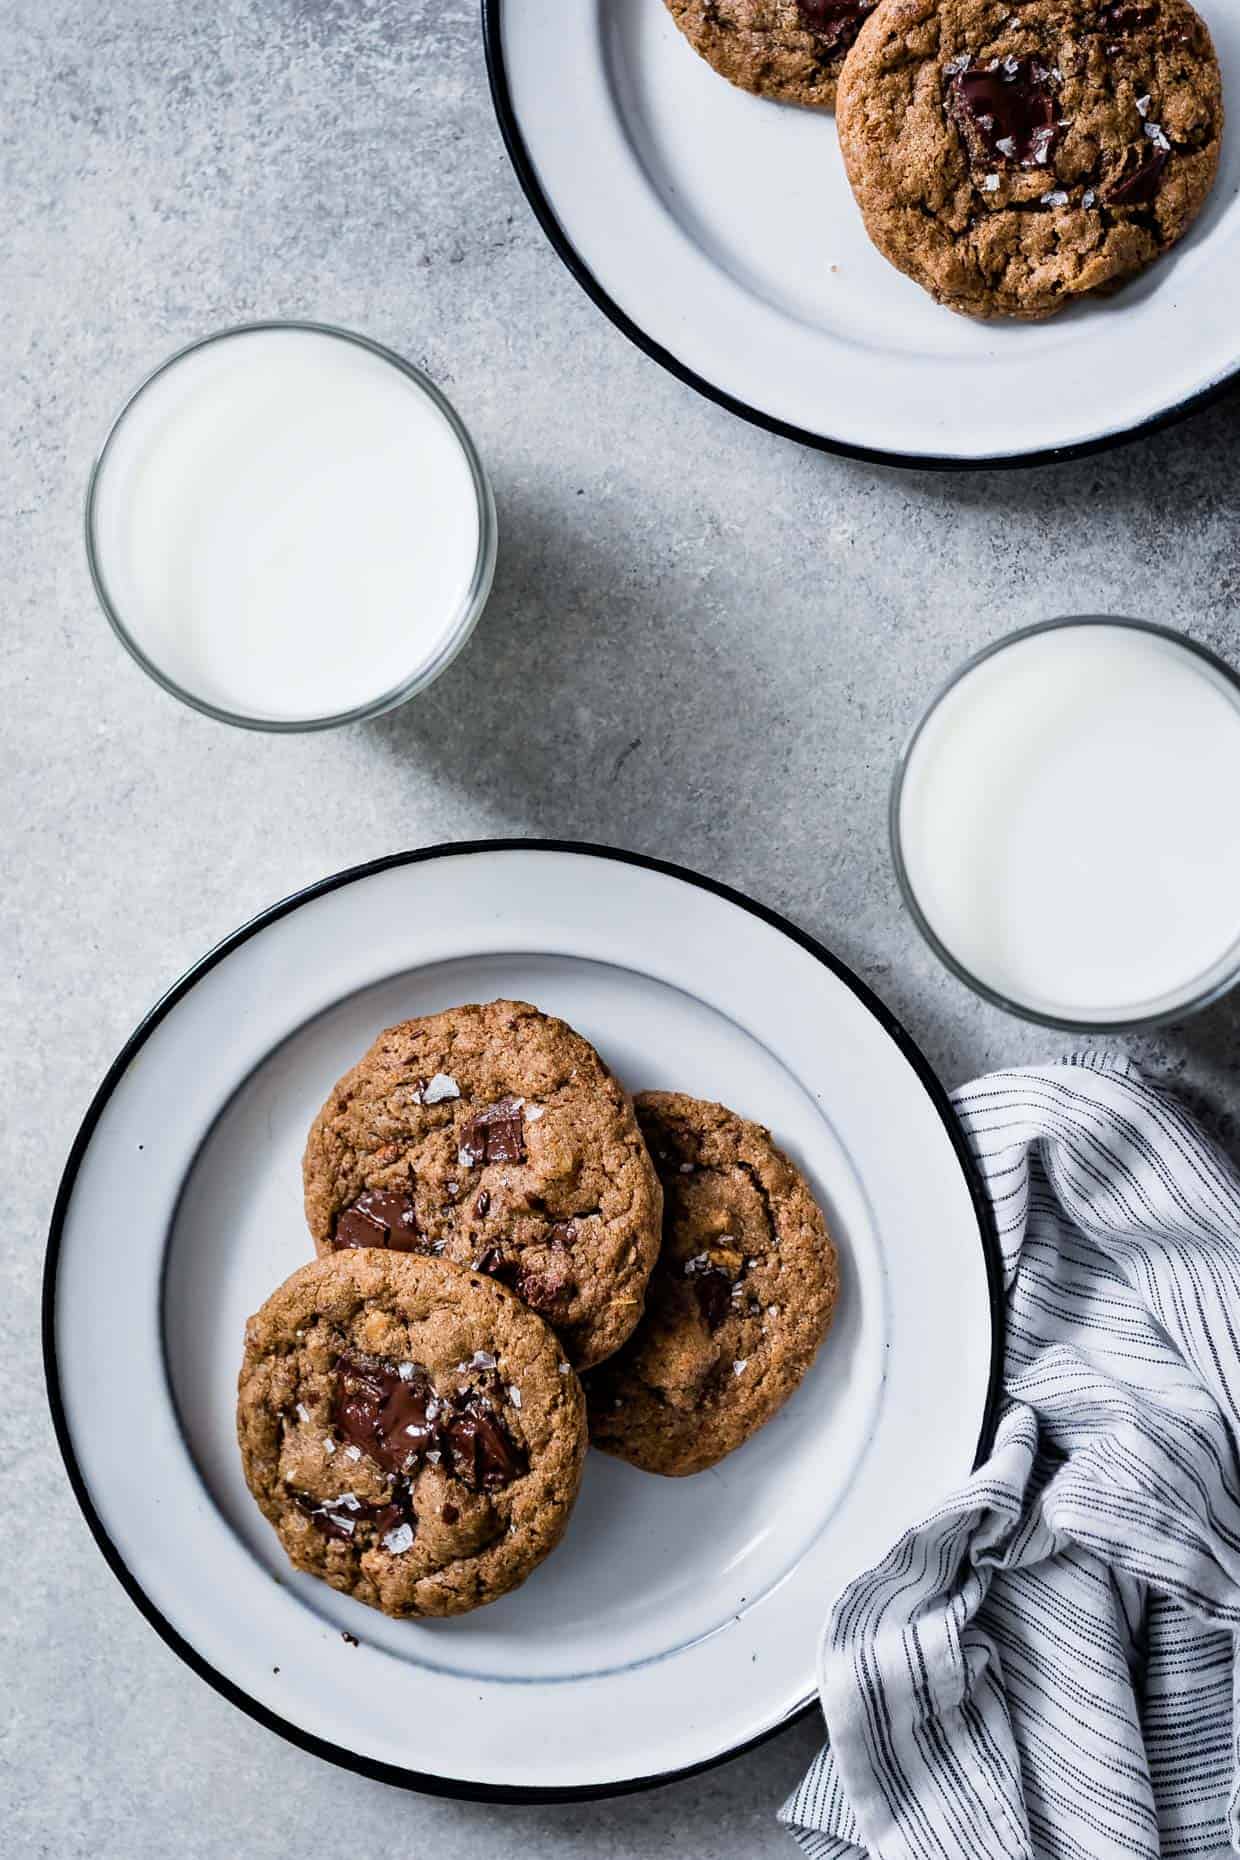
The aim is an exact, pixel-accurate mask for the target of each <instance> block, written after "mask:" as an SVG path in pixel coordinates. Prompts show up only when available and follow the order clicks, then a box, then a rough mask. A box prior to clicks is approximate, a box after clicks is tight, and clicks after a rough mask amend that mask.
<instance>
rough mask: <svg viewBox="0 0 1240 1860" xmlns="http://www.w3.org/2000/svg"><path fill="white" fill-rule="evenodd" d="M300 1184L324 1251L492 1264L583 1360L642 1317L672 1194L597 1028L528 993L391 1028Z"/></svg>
mask: <svg viewBox="0 0 1240 1860" xmlns="http://www.w3.org/2000/svg"><path fill="white" fill-rule="evenodd" d="M304 1180H305V1195H306V1218H307V1220H308V1222H309V1224H310V1231H311V1233H312V1234H313V1236H314V1242H315V1246H316V1248H317V1249H318V1251H319V1252H320V1253H323V1252H331V1251H333V1250H342V1249H348V1248H353V1247H374V1246H379V1247H386V1248H389V1249H391V1250H395V1251H400V1252H427V1253H434V1254H438V1255H442V1256H443V1257H444V1258H446V1259H450V1260H452V1261H454V1262H455V1263H456V1264H457V1265H461V1266H469V1267H471V1268H472V1269H473V1270H475V1271H477V1272H484V1273H489V1274H491V1275H492V1276H493V1277H494V1278H497V1279H499V1280H501V1281H502V1282H503V1283H504V1284H505V1285H508V1286H510V1287H511V1288H512V1290H514V1291H515V1292H516V1293H517V1295H518V1297H519V1298H521V1299H522V1300H523V1301H524V1303H526V1304H527V1305H529V1306H530V1307H531V1308H532V1309H533V1310H535V1311H537V1312H538V1313H539V1314H540V1316H542V1317H545V1318H546V1319H547V1321H548V1323H549V1324H551V1325H552V1326H553V1328H554V1329H555V1330H556V1331H558V1332H559V1334H560V1335H561V1337H562V1338H563V1339H564V1345H565V1349H566V1352H567V1354H568V1356H569V1357H570V1359H571V1361H572V1362H573V1363H574V1365H575V1366H576V1367H578V1368H581V1367H584V1366H585V1365H586V1364H588V1363H596V1362H599V1361H601V1360H602V1358H603V1357H605V1356H608V1355H610V1354H611V1352H612V1351H613V1350H616V1349H618V1348H619V1346H620V1345H621V1344H622V1343H623V1342H624V1340H625V1338H626V1337H627V1336H628V1335H629V1332H630V1331H631V1330H632V1329H633V1326H634V1325H635V1324H636V1322H637V1320H638V1318H639V1317H640V1316H641V1310H642V1300H643V1297H644V1295H645V1290H646V1281H647V1279H648V1278H649V1276H650V1269H651V1267H652V1266H653V1264H654V1261H655V1257H656V1255H657V1253H658V1250H659V1220H660V1214H661V1210H662V1196H661V1194H660V1191H659V1183H658V1178H657V1177H656V1175H655V1173H654V1170H653V1169H652V1167H651V1164H650V1158H649V1156H648V1155H647V1154H646V1147H645V1145H644V1143H643V1142H642V1139H641V1133H640V1132H639V1130H638V1128H637V1120H636V1118H635V1117H634V1115H633V1107H632V1105H631V1104H630V1102H629V1099H628V1098H627V1096H626V1095H625V1093H624V1091H623V1089H622V1088H621V1086H620V1085H618V1084H617V1082H616V1080H615V1079H614V1078H612V1076H611V1074H610V1073H609V1072H608V1070H607V1068H606V1066H605V1065H604V1064H603V1062H602V1060H601V1059H600V1058H599V1056H598V1054H597V1053H596V1052H595V1050H594V1048H593V1047H592V1046H591V1045H590V1043H589V1041H588V1040H584V1039H582V1037H581V1035H580V1034H579V1033H574V1031H573V1029H572V1028H571V1027H569V1026H566V1025H565V1023H564V1022H563V1021H562V1020H555V1019H553V1018H552V1017H551V1015H549V1014H542V1013H540V1012H539V1011H538V1009H537V1008H534V1007H530V1006H529V1005H528V1004H527V1003H525V1002H522V1001H491V1002H488V1003H487V1004H486V1005H485V1006H482V1007H478V1006H471V1007H458V1008H449V1009H448V1010H447V1011H446V1012H445V1013H441V1014H429V1015H426V1016H425V1017H424V1018H422V1019H421V1020H409V1021H405V1022H403V1023H402V1024H401V1025H400V1026H397V1027H389V1028H388V1029H387V1031H386V1032H384V1033H381V1034H380V1035H379V1037H378V1039H377V1040H376V1041H375V1043H374V1045H373V1046H372V1047H371V1048H370V1051H369V1052H368V1053H366V1055H365V1056H364V1057H363V1058H362V1059H361V1060H360V1061H359V1063H358V1064H357V1065H356V1066H354V1068H353V1070H352V1071H351V1072H349V1073H346V1075H345V1077H344V1078H342V1079H341V1080H340V1082H339V1084H338V1085H337V1086H336V1088H335V1090H334V1091H333V1092H332V1094H331V1096H330V1097H329V1098H328V1100H327V1103H326V1104H325V1105H324V1107H323V1109H322V1110H321V1111H320V1113H319V1115H318V1117H317V1118H316V1119H315V1122H314V1127H313V1129H312V1130H311V1132H310V1139H309V1142H308V1143H307V1145H306V1154H305V1161H304Z"/></svg>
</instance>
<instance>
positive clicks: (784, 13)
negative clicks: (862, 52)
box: [667, 0, 877, 107]
mask: <svg viewBox="0 0 1240 1860" xmlns="http://www.w3.org/2000/svg"><path fill="white" fill-rule="evenodd" d="M876 4H877V0H667V6H668V10H669V11H670V12H671V15H672V17H673V19H674V20H675V21H676V24H677V25H678V26H679V27H680V30H681V31H682V32H683V33H684V35H685V37H686V39H688V41H689V43H690V45H691V46H692V47H693V49H694V51H695V52H698V53H699V54H700V55H701V56H702V57H703V58H704V59H705V60H706V62H707V64H708V65H712V66H713V67H714V69H715V70H716V71H718V72H719V73H720V75H721V76H723V77H725V78H727V79H728V80H729V81H730V82H731V83H733V84H736V85H738V86H739V87H740V88H741V89H742V90H750V91H753V92H755V94H756V95H758V96H760V97H775V98H778V99H780V100H781V101H782V102H784V103H803V104H810V105H817V106H819V107H823V106H826V107H829V106H830V105H831V104H833V103H834V102H835V89H836V85H837V83H838V81H839V75H840V71H841V70H842V68H843V64H844V60H845V58H846V57H847V56H848V52H849V49H850V48H851V46H852V44H853V41H854V40H855V39H856V37H857V34H858V32H859V31H860V29H861V25H862V22H863V21H864V20H865V19H866V18H867V17H868V16H869V14H870V13H872V12H873V10H874V7H875V5H876Z"/></svg>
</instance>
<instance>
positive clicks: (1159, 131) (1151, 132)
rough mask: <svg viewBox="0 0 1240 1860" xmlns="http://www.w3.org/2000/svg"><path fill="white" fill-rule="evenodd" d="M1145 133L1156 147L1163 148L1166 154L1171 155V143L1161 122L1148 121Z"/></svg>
mask: <svg viewBox="0 0 1240 1860" xmlns="http://www.w3.org/2000/svg"><path fill="white" fill-rule="evenodd" d="M1145 133H1146V135H1147V136H1148V137H1149V139H1150V141H1151V142H1152V143H1153V144H1154V147H1155V148H1156V149H1161V150H1162V152H1163V154H1164V155H1169V154H1170V153H1171V144H1170V143H1169V142H1168V140H1167V138H1166V135H1165V134H1164V132H1163V126H1162V124H1161V123H1146V125H1145Z"/></svg>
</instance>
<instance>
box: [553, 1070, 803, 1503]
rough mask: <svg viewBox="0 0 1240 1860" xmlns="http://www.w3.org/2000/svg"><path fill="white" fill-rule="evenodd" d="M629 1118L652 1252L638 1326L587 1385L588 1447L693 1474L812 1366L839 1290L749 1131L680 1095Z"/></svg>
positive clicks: (797, 1185)
mask: <svg viewBox="0 0 1240 1860" xmlns="http://www.w3.org/2000/svg"><path fill="white" fill-rule="evenodd" d="M637 1115H638V1120H639V1122H640V1124H641V1127H642V1132H643V1134H644V1136H645V1138H646V1142H647V1143H648V1145H649V1146H650V1153H651V1155H652V1156H653V1157H654V1160H655V1167H656V1168H657V1169H658V1171H659V1175H660V1177H661V1179H662V1182H663V1193H664V1219H663V1248H662V1251H661V1253H660V1255H659V1262H658V1264H657V1266H656V1267H655V1270H654V1274H653V1277H652V1278H651V1281H650V1290H649V1293H648V1295H647V1300H646V1314H645V1317H644V1318H643V1319H642V1322H641V1324H640V1325H639V1326H638V1328H637V1330H636V1332H635V1333H634V1335H633V1336H632V1338H630V1340H629V1342H628V1343H627V1344H626V1346H625V1348H624V1349H623V1350H622V1351H621V1352H620V1353H619V1355H618V1356H614V1357H613V1358H612V1359H611V1361H610V1362H608V1363H605V1364H603V1366H602V1367H601V1368H600V1369H596V1370H595V1371H594V1372H593V1374H592V1375H590V1376H588V1377H587V1378H586V1399H587V1403H588V1406H589V1411H590V1438H591V1440H592V1441H593V1442H594V1444H595V1446H598V1447H603V1448H604V1449H605V1450H606V1451H607V1452H608V1453H616V1454H618V1455H619V1456H620V1458H621V1459H625V1460H629V1461H631V1462H632V1464H633V1465H634V1466H641V1467H643V1468H644V1469H645V1470H646V1471H647V1472H656V1473H671V1474H681V1473H694V1472H701V1471H702V1470H703V1469H704V1468H705V1467H707V1466H713V1465H714V1464H715V1462H716V1461H717V1460H721V1459H722V1458H723V1457H724V1455H725V1454H728V1453H731V1452H732V1450H733V1449H734V1448H735V1447H739V1446H740V1444H741V1442H742V1441H744V1440H747V1439H748V1438H749V1436H750V1435H751V1434H752V1433H754V1432H755V1430H756V1429H757V1428H759V1427H761V1426H762V1425H763V1423H764V1422H766V1421H769V1420H770V1418H771V1416H772V1415H773V1414H774V1413H775V1411H776V1409H777V1408H779V1407H780V1406H781V1405H782V1404H783V1403H784V1402H785V1401H786V1400H787V1399H788V1397H789V1395H791V1394H792V1392H793V1390H794V1389H795V1388H796V1387H797V1385H798V1383H799V1382H800V1381H801V1378H802V1377H803V1376H804V1374H805V1372H806V1370H807V1369H808V1368H809V1366H810V1364H811V1363H812V1362H813V1360H814V1357H815V1355H816V1354H817V1352H818V1347H819V1345H820V1344H821V1342H822V1340H823V1338H824V1337H825V1336H826V1333H827V1329H828V1327H829V1325H830V1323H831V1317H832V1313H833V1311H834V1309H835V1300H836V1295H837V1292H838V1289H839V1274H838V1268H837V1262H836V1255H835V1248H834V1247H833V1246H832V1244H831V1240H830V1237H829V1236H828V1233H827V1227H826V1222H825V1221H824V1220H823V1217H822V1214H821V1212H820V1210H819V1208H818V1205H817V1203H816V1202H815V1200H814V1197H813V1196H812V1194H811V1193H810V1191H809V1188H808V1186H807V1184H806V1182H805V1179H804V1177H803V1176H802V1175H801V1174H800V1172H799V1170H797V1169H795V1168H794V1167H793V1165H792V1163H790V1162H789V1160H788V1158H787V1157H786V1156H785V1155H784V1154H783V1152H782V1150H779V1149H777V1148H776V1146H775V1144H774V1143H773V1142H772V1140H771V1136H770V1133H769V1131H766V1130H764V1129H763V1128H762V1126H761V1125H760V1124H752V1123H749V1122H748V1121H747V1120H746V1119H745V1118H743V1117H738V1116H737V1115H736V1114H735V1112H733V1111H729V1110H726V1109H725V1108H724V1106H723V1105H721V1104H709V1103H706V1102H704V1101H703V1100H702V1099H700V1098H686V1097H683V1096H682V1095H681V1094H680V1093H679V1092H646V1093H644V1094H643V1095H642V1096H640V1097H639V1098H638V1099H637Z"/></svg>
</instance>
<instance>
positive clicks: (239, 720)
mask: <svg viewBox="0 0 1240 1860" xmlns="http://www.w3.org/2000/svg"><path fill="white" fill-rule="evenodd" d="M86 546H87V553H88V556H89V560H90V569H91V574H92V576H93V579H94V583H95V589H96V592H97V593H98V596H99V599H100V602H101V603H102V606H103V610H104V612H105V613H106V615H107V617H108V619H109V620H110V621H111V623H112V625H113V627H114V628H115V630H116V632H117V634H118V635H119V637H120V639H121V640H122V642H123V643H124V645H125V646H126V647H127V648H128V650H129V651H130V652H131V653H132V655H133V657H134V658H135V659H136V660H137V661H138V663H139V665H141V666H142V667H143V668H144V669H145V670H146V671H147V672H149V673H150V675H151V677H152V678H154V679H155V680H156V681H157V682H158V683H159V684H161V685H162V686H163V687H164V689H165V690H166V691H170V692H171V693H172V694H173V696H175V697H179V698H181V699H183V700H184V702H185V703H187V704H192V705H193V706H194V707H195V708H196V709H198V710H201V711H205V712H206V713H207V714H208V715H209V716H212V717H216V718H219V719H220V720H221V721H223V722H226V723H235V724H241V725H243V726H245V727H246V728H249V729H256V730H320V729H325V728H328V727H329V726H331V725H332V724H338V723H349V722H353V721H355V720H356V719H359V718H363V717H375V716H378V715H379V714H380V713H381V712H383V711H385V710H390V709H392V708H393V707H394V706H395V705H397V704H402V703H404V701H405V699H406V698H408V697H411V696H412V695H413V694H414V692H416V691H420V690H422V689H423V687H424V686H426V685H428V684H429V683H430V682H431V680H432V679H433V678H437V677H438V676H439V674H440V672H442V671H443V670H444V668H445V666H447V665H448V664H450V662H451V661H452V659H453V658H455V656H456V654H457V653H458V652H459V651H460V650H461V647H462V646H463V645H464V644H465V642H466V640H467V639H468V638H469V635H470V633H471V631H472V630H473V627H474V624H475V622H476V621H477V619H478V616H479V614H480V613H481V611H482V609H483V607H484V605H485V604H486V599H487V595H488V593H489V592H490V587H491V578H492V575H493V573H494V568H495V548H496V527H495V505H494V502H493V500H492V496H491V491H490V487H489V485H488V483H487V479H486V474H485V473H484V471H483V468H482V464H481V461H480V459H479V457H478V454H477V452H476V450H475V448H474V445H473V442H472V441H471V439H470V437H469V434H468V433H467V432H466V430H465V427H464V425H463V424H462V422H461V420H460V419H459V417H458V416H457V414H456V412H455V411H454V409H453V408H452V407H451V406H450V405H449V403H448V401H447V400H446V399H445V398H444V396H443V395H442V394H441V393H440V392H439V390H438V388H436V387H435V385H434V384H433V382H431V381H429V380H428V379H427V378H426V376H425V375H424V374H422V373H421V371H420V370H419V369H417V368H414V367H413V366H412V365H411V364H410V363H409V362H406V361H404V360H402V359H401V357H400V356H398V355H394V354H393V353H392V352H391V351H390V350H388V349H384V348H381V347H380V345H379V344H378V343H375V342H371V341H369V340H368V339H367V338H366V337H364V336H358V335H355V334H353V333H351V332H350V331H348V330H343V329H335V328H331V327H329V326H328V325H325V324H318V323H253V324H246V325H244V326H242V327H240V328H237V329H229V330H224V331H222V332H220V333H219V334H218V335H214V336H207V337H205V338H204V339H203V340H202V341H200V342H195V343H193V344H191V345H190V347H189V348H186V349H182V350H181V351H180V352H179V353H178V354H176V355H174V356H173V357H172V358H171V359H170V360H169V361H167V362H165V363H164V364H163V366H162V367H161V368H157V369H156V370H155V372H154V374H152V375H150V376H148V378H147V379H146V380H145V381H144V382H143V383H142V385H141V386H140V387H139V388H138V389H137V390H136V392H135V393H134V394H132V395H131V396H130V398H129V400H128V401H127V402H126V404H125V406H124V407H123V408H122V410H121V412H120V414H119V415H118V417H117V419H116V420H115V422H114V423H113V425H112V428H111V430H110V432H109V433H108V436H107V438H106V440H105V441H104V445H103V449H102V451H101V452H100V454H99V458H98V460H97V461H96V464H95V468H94V471H93V472H92V474H91V480H90V489H89V492H88V495H87V500H86Z"/></svg>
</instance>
